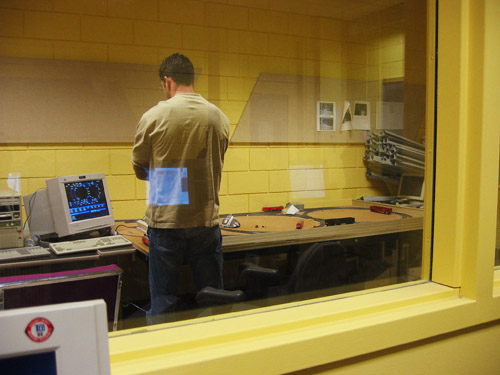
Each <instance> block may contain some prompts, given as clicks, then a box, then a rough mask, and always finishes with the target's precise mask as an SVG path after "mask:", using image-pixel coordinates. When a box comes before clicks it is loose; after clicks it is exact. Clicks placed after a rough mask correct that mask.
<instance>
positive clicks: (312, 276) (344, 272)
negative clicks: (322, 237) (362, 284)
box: [286, 242, 352, 293]
mask: <svg viewBox="0 0 500 375" xmlns="http://www.w3.org/2000/svg"><path fill="white" fill-rule="evenodd" d="M351 274H352V266H351V264H350V262H348V261H347V255H346V249H345V248H344V246H343V245H342V244H341V243H340V242H318V243H315V244H312V245H311V246H309V247H308V248H307V249H306V250H304V252H303V253H302V254H300V256H299V258H298V260H297V264H296V266H295V268H294V270H293V272H292V274H291V276H290V279H289V280H288V284H287V286H286V291H287V293H299V292H308V291H312V290H318V289H325V288H331V287H335V286H339V285H342V284H345V283H347V282H349V277H350V275H351Z"/></svg>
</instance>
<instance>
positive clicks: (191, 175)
mask: <svg viewBox="0 0 500 375" xmlns="http://www.w3.org/2000/svg"><path fill="white" fill-rule="evenodd" d="M228 142H229V119H228V118H227V116H226V115H225V114H224V113H223V112H222V111H221V110H220V109H219V108H217V107H216V106H215V105H213V104H211V103H209V102H208V101H207V100H205V99H204V98H203V97H202V96H201V95H199V94H194V93H193V94H191V93H189V94H188V93H179V94H177V95H175V96H174V97H172V98H170V99H168V100H165V101H161V102H159V103H158V104H157V105H156V106H154V107H153V108H151V109H150V110H149V111H147V112H146V113H144V115H143V116H142V118H141V120H140V121H139V124H138V125H137V129H136V135H135V143H134V147H133V150H132V164H133V166H134V169H135V170H136V171H137V170H140V169H143V170H144V171H145V172H146V173H147V176H148V180H149V184H150V190H149V204H148V208H147V210H146V215H145V217H144V221H145V222H146V223H147V224H148V225H149V226H151V227H153V228H190V227H203V226H205V227H211V226H214V225H217V224H218V223H219V220H218V216H219V188H220V181H221V175H222V167H223V164H224V153H225V152H226V150H227V146H228ZM138 177H140V176H139V175H138Z"/></svg>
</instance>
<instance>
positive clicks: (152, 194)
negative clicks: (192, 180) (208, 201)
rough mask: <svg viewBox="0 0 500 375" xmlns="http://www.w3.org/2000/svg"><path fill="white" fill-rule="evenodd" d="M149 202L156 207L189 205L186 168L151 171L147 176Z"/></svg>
mask: <svg viewBox="0 0 500 375" xmlns="http://www.w3.org/2000/svg"><path fill="white" fill-rule="evenodd" d="M149 201H150V204H152V205H156V206H172V205H182V204H189V190H188V170H187V168H186V167H183V168H156V169H154V170H152V171H151V172H150V174H149Z"/></svg>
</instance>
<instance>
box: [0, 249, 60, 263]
mask: <svg viewBox="0 0 500 375" xmlns="http://www.w3.org/2000/svg"><path fill="white" fill-rule="evenodd" d="M50 254H51V252H50V250H49V249H46V248H45V247H41V246H26V247H13V248H10V249H0V261H3V260H16V259H25V258H35V257H46V256H49V255H50Z"/></svg>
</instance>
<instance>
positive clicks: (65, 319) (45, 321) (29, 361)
mask: <svg viewBox="0 0 500 375" xmlns="http://www.w3.org/2000/svg"><path fill="white" fill-rule="evenodd" d="M0 326H1V327H2V339H1V340H0V373H2V374H6V375H9V374H16V375H25V374H47V375H58V374H59V375H60V374H75V373H78V374H82V375H84V374H89V375H96V374H102V375H103V374H110V372H111V371H110V360H109V343H108V326H107V318H106V304H105V303H104V301H103V300H94V301H84V302H72V303H64V304H58V305H47V306H38V307H28V308H23V309H13V310H5V311H0Z"/></svg>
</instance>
